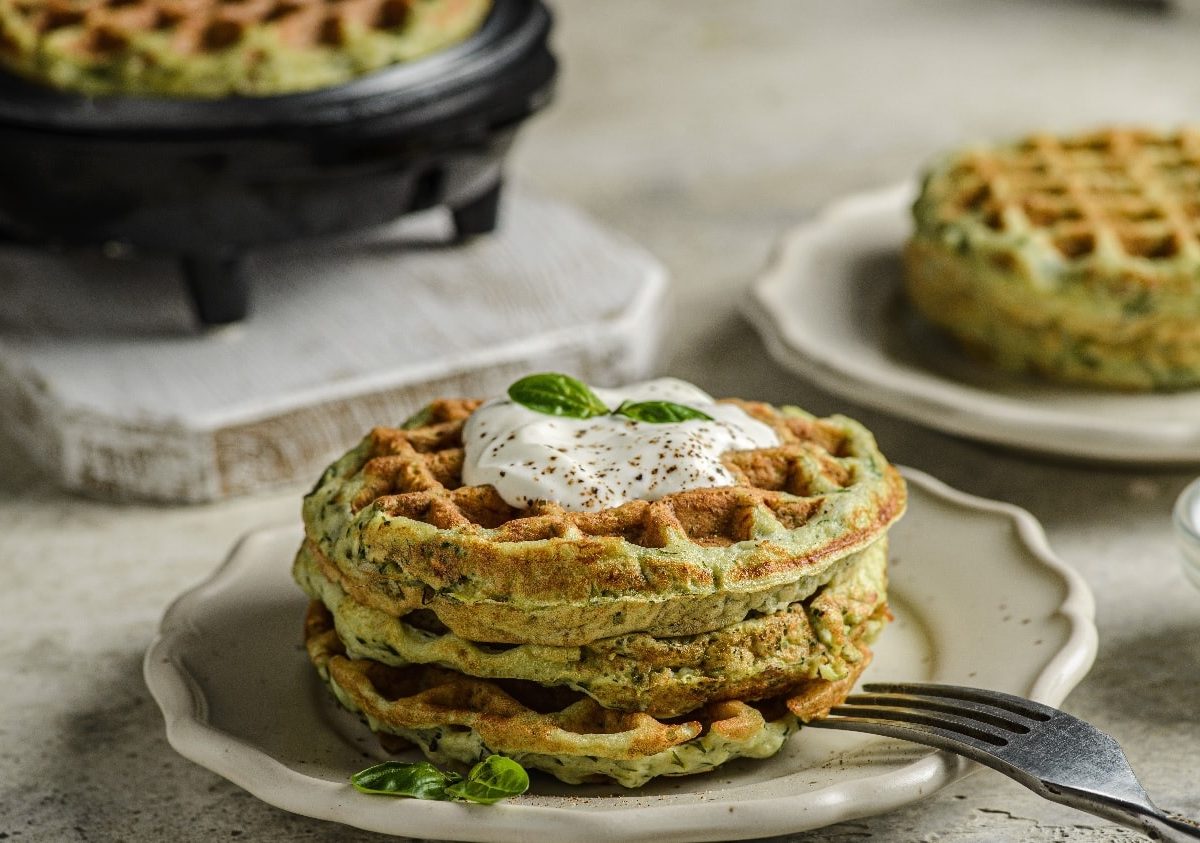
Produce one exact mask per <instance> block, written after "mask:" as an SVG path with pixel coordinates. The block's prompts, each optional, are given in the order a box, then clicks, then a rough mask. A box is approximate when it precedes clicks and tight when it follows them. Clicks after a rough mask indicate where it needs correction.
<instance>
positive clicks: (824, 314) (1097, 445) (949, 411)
mask: <svg viewBox="0 0 1200 843" xmlns="http://www.w3.org/2000/svg"><path fill="white" fill-rule="evenodd" d="M915 195H916V188H915V187H914V186H913V185H912V184H901V185H895V186H892V187H889V188H886V189H883V190H878V191H873V192H869V193H861V194H856V195H853V196H849V197H846V198H844V199H842V200H841V201H839V202H837V203H835V204H833V205H831V206H830V207H829V208H827V209H826V210H824V211H823V212H822V213H820V214H819V215H818V216H817V217H815V218H814V219H812V220H809V221H807V222H805V223H802V224H801V225H798V226H796V227H795V228H793V229H792V230H791V231H790V232H788V233H787V234H785V235H784V236H783V238H782V240H781V242H780V244H779V246H778V247H777V249H776V251H775V255H774V258H773V259H772V260H771V262H770V264H769V265H768V266H767V268H766V269H765V270H764V271H763V272H762V274H761V275H760V276H759V277H758V278H757V280H756V281H755V282H754V283H753V285H752V287H751V290H750V293H751V294H750V295H749V296H747V297H746V300H745V304H744V307H743V312H744V313H745V315H746V317H747V318H748V319H749V320H750V322H751V323H752V324H753V325H754V327H755V328H756V329H757V331H758V333H759V334H760V335H761V336H762V338H763V341H764V343H765V344H766V346H767V350H768V352H769V353H770V354H771V356H772V357H773V358H774V359H775V360H776V361H777V362H778V363H780V364H781V365H782V366H784V367H786V368H788V369H790V370H792V371H793V372H795V373H797V374H799V375H801V376H803V377H805V378H806V379H808V380H810V381H812V382H813V383H815V384H817V385H818V386H820V387H821V388H823V389H825V390H827V391H829V392H831V393H833V394H835V395H840V396H842V397H843V398H846V399H848V400H850V401H854V402H855V403H857V404H860V405H864V406H868V407H872V408H874V409H877V410H882V411H883V412H886V413H889V414H891V415H894V416H899V417H900V418H904V419H908V420H909V421H914V422H917V423H919V424H923V425H925V426H927V427H932V428H934V429H936V430H941V431H943V432H946V433H953V434H956V435H959V436H965V437H968V438H972V439H979V440H983V441H985V442H991V443H994V444H997V445H1004V446H1007V447H1013V448H1018V449H1022V450H1029V451H1036V452H1040V453H1052V454H1057V455H1060V456H1067V457H1073V458H1083V459H1093V460H1103V461H1108V462H1126V463H1196V462H1200V390H1191V391H1187V392H1176V393H1128V392H1111V391H1109V392H1106V391H1101V390H1093V389H1085V388H1078V387H1070V386H1062V385H1057V384H1053V383H1049V382H1043V381H1037V380H1034V379H1033V378H1022V377H1018V376H1014V375H1009V374H1006V373H1002V372H998V371H995V370H993V369H990V368H989V367H987V366H986V365H985V364H983V363H981V362H978V361H976V360H973V359H971V358H970V357H968V356H967V355H965V354H963V353H962V352H961V351H959V349H958V348H957V347H956V346H955V345H953V344H952V343H951V342H950V341H949V340H948V339H947V338H946V337H944V336H943V335H942V334H941V333H939V332H938V331H936V330H935V329H933V328H932V327H931V326H929V325H928V324H926V323H925V322H923V321H922V320H920V319H919V318H917V317H916V315H915V314H914V313H913V312H912V311H911V310H910V309H909V308H908V306H907V303H906V302H905V301H904V296H903V291H902V289H901V287H902V272H903V270H902V266H901V257H900V255H901V249H902V248H903V245H904V241H905V240H906V239H907V237H908V235H909V232H910V230H911V228H912V223H911V221H910V216H909V212H908V208H909V206H910V205H911V204H912V200H913V198H914V197H915Z"/></svg>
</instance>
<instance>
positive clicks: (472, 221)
mask: <svg viewBox="0 0 1200 843" xmlns="http://www.w3.org/2000/svg"><path fill="white" fill-rule="evenodd" d="M503 187H504V180H503V179H499V178H498V179H496V182H495V184H493V185H492V186H491V187H489V188H488V189H487V190H485V191H484V192H483V193H481V194H479V195H478V196H476V197H475V198H474V199H472V200H471V201H470V202H468V203H467V204H466V205H463V206H462V207H460V208H454V209H453V210H452V213H453V216H454V233H455V234H456V235H458V237H459V238H465V237H474V236H475V235H476V234H489V233H491V232H493V231H495V230H496V223H497V221H498V218H499V213H500V191H501V189H502V188H503Z"/></svg>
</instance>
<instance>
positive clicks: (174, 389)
mask: <svg viewBox="0 0 1200 843" xmlns="http://www.w3.org/2000/svg"><path fill="white" fill-rule="evenodd" d="M449 235H450V229H449V225H448V221H447V219H446V218H445V217H444V215H442V213H441V212H430V213H428V214H423V215H420V216H419V217H414V218H413V219H411V220H406V221H403V222H401V223H398V224H396V225H394V226H391V227H389V228H387V229H383V230H379V231H375V232H372V233H370V234H369V235H365V236H362V235H360V236H357V237H347V238H340V239H337V240H332V241H322V242H319V243H315V242H314V243H309V244H304V245H301V246H295V247H289V248H280V249H274V250H270V251H265V252H263V253H260V254H256V255H255V256H253V258H252V264H251V267H250V269H251V273H252V278H253V283H254V288H253V295H254V307H253V312H252V314H251V316H250V318H249V319H247V320H246V321H245V322H244V323H242V324H239V325H234V326H230V327H226V328H222V329H217V330H212V331H208V332H198V331H197V330H196V329H195V328H194V327H193V326H192V324H191V321H190V313H189V311H188V303H187V300H186V298H185V296H184V293H183V288H182V284H181V283H180V282H179V280H178V278H177V277H176V276H175V269H174V267H173V266H172V265H171V264H170V263H168V262H164V261H152V260H128V259H125V260H110V259H106V258H104V257H102V256H97V255H77V254H65V255H61V254H60V255H46V254H42V253H39V252H33V251H28V250H18V249H11V248H10V249H5V250H2V251H0V277H3V278H5V279H6V281H8V282H9V286H10V287H11V293H10V294H9V295H8V296H6V297H5V299H4V300H3V302H2V303H0V423H2V424H4V425H5V427H7V428H8V429H9V431H10V434H11V435H12V436H13V438H14V439H16V440H18V441H20V442H21V443H22V444H23V445H24V446H25V447H26V448H27V449H28V450H29V452H30V454H31V455H32V456H33V457H34V458H35V459H36V460H37V461H38V462H39V463H40V464H41V465H42V466H44V467H45V468H46V469H47V470H48V471H49V472H51V473H52V474H53V475H54V476H56V477H57V478H58V479H59V481H60V482H61V483H62V484H63V485H64V486H65V487H67V488H69V489H73V490H78V491H82V492H86V493H88V494H91V495H96V496H100V497H106V498H116V499H124V498H141V499H148V500H158V501H172V502H181V501H183V502H197V501H206V500H214V499H219V498H224V497H228V496H231V495H239V494H245V493H248V492H252V491H255V490H258V489H262V488H266V487H271V486H277V485H280V484H283V483H287V482H290V481H296V480H304V479H307V478H309V477H315V476H316V475H317V474H318V473H319V471H320V469H321V467H322V466H323V465H324V464H325V463H326V462H327V461H328V460H329V459H330V457H331V456H333V455H334V454H336V453H337V452H338V451H339V450H341V449H344V448H345V447H347V446H348V445H349V444H351V443H352V442H354V441H355V440H356V439H357V438H358V437H359V436H361V435H362V434H363V432H364V431H366V430H367V429H369V428H370V427H371V426H372V425H375V424H385V423H395V422H397V421H399V420H401V419H403V418H404V417H405V416H406V415H408V414H409V413H411V412H412V411H413V410H415V409H416V408H418V407H420V406H421V405H422V404H423V403H425V402H427V401H429V400H431V399H432V398H435V397H437V396H439V395H486V394H489V393H494V392H496V391H498V390H500V389H502V388H503V386H504V385H505V384H507V383H508V382H510V381H511V380H513V379H514V378H515V377H517V376H519V375H521V374H524V373H527V372H528V371H530V370H535V369H547V368H553V369H558V370H566V371H571V372H574V373H576V374H579V375H581V376H583V377H585V378H587V379H588V380H590V381H592V382H595V383H600V384H604V383H612V382H618V381H623V380H629V379H634V378H638V377H642V376H644V375H646V374H647V373H648V372H649V371H650V368H651V366H652V365H653V362H654V355H655V350H656V348H657V342H658V337H659V333H660V322H661V315H662V310H663V305H662V299H663V296H664V292H665V286H666V285H665V276H664V273H663V270H662V269H661V267H660V265H659V264H658V263H657V262H656V261H655V260H654V258H652V257H651V256H650V255H649V254H648V253H647V252H645V251H643V250H642V249H640V248H639V247H637V246H636V245H634V244H633V243H631V242H629V241H628V240H626V239H625V238H623V237H620V236H617V235H613V234H610V233H609V232H607V231H605V230H604V229H601V228H599V227H598V226H596V225H595V224H593V223H592V222H591V221H589V220H588V219H587V218H585V217H584V216H583V215H582V214H580V213H578V212H577V211H575V210H573V209H571V208H568V207H566V206H564V205H561V204H557V203H554V202H551V201H548V200H545V199H540V198H535V197H531V196H527V195H520V194H517V195H515V196H513V197H512V198H511V199H510V200H509V202H508V204H507V206H506V207H505V209H504V218H503V224H502V228H501V229H500V231H499V232H498V233H497V234H495V235H492V236H489V237H484V238H479V239H477V240H475V241H472V242H470V243H468V244H465V245H463V246H461V247H454V248H450V247H448V238H449ZM81 302H87V303H88V306H87V307H81V306H80V303H81Z"/></svg>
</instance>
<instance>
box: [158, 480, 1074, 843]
mask: <svg viewBox="0 0 1200 843" xmlns="http://www.w3.org/2000/svg"><path fill="white" fill-rule="evenodd" d="M904 474H905V477H906V478H907V480H908V482H909V496H910V500H909V511H908V514H907V515H906V516H905V517H904V518H903V519H902V520H901V521H900V522H899V523H898V524H897V525H896V526H895V527H893V528H892V531H891V536H892V558H893V562H892V567H891V571H892V574H891V577H892V586H891V597H892V600H891V603H892V606H893V611H894V612H895V614H896V622H895V623H894V624H892V626H891V627H890V628H889V629H888V630H887V631H885V633H884V635H883V636H882V638H881V639H880V641H879V642H878V645H877V646H876V648H875V650H876V658H875V663H874V664H872V666H871V668H870V669H869V670H868V672H867V677H868V678H869V679H875V680H880V681H887V680H898V679H915V680H920V681H938V682H952V683H955V684H966V685H976V686H981V687H989V688H995V689H998V690H1003V691H1008V692H1010V693H1015V694H1020V695H1023V696H1027V697H1031V698H1032V699H1035V700H1039V701H1041V702H1044V703H1048V704H1050V705H1057V704H1059V703H1060V702H1061V701H1062V700H1063V698H1064V697H1066V695H1067V693H1068V692H1069V691H1070V690H1071V688H1073V687H1074V686H1075V685H1076V684H1077V683H1078V682H1079V680H1080V679H1082V678H1083V676H1084V675H1085V674H1086V673H1087V671H1088V669H1089V668H1090V667H1091V664H1092V660H1093V659H1094V657H1095V653H1096V629H1095V626H1094V625H1093V623H1092V615H1093V602H1092V596H1091V593H1090V592H1089V590H1088V588H1087V586H1086V585H1085V583H1084V582H1083V580H1082V579H1081V578H1080V576H1079V575H1078V574H1077V573H1075V572H1074V571H1073V570H1072V569H1070V568H1069V567H1068V566H1067V565H1066V564H1065V563H1063V562H1062V561H1060V560H1059V559H1058V558H1057V557H1055V556H1054V554H1053V553H1052V552H1051V550H1050V548H1049V546H1048V544H1047V542H1046V538H1045V535H1044V533H1043V531H1042V528H1041V526H1040V525H1039V524H1038V523H1037V521H1035V520H1034V518H1033V517H1032V516H1031V515H1030V514H1029V513H1027V512H1025V511H1024V510H1021V509H1018V508H1017V507H1014V506H1010V505H1008V504H1003V503H998V502H995V501H989V500H985V499H982V498H977V497H972V496H970V495H966V494H964V493H962V492H958V491H955V490H953V489H951V488H949V487H947V486H945V485H944V484H942V483H941V482H939V481H937V480H934V479H933V478H931V477H929V476H928V475H926V474H923V473H921V472H919V471H915V470H912V469H905V470H904ZM300 537H301V530H300V527H299V526H298V525H295V526H284V527H274V528H269V529H264V530H260V531H257V532H254V533H251V534H249V535H248V536H246V537H245V538H243V539H242V540H241V541H240V542H239V543H238V544H237V545H236V546H235V548H234V549H233V551H232V553H231V555H230V556H229V558H228V560H227V561H226V562H225V563H224V564H223V565H222V566H221V567H220V568H218V569H217V570H216V572H214V573H213V574H212V575H211V576H210V577H209V578H208V579H207V580H206V581H204V582H203V583H201V584H200V585H198V586H196V587H194V588H192V589H190V590H188V591H187V592H185V593H184V594H183V595H182V596H181V597H179V598H178V599H177V600H176V601H175V602H174V603H173V604H172V605H171V606H170V608H169V609H168V610H167V612H166V614H165V615H164V617H163V620H162V624H161V627H160V631H159V635H158V637H157V639H156V640H155V641H154V643H153V644H152V645H151V647H150V649H149V650H148V651H147V653H146V658H145V663H144V672H145V678H146V684H147V685H148V686H149V688H150V691H151V693H152V694H153V696H154V699H155V700H156V701H157V702H158V705H159V706H160V708H161V709H162V711H163V716H164V718H165V720H166V727H167V738H168V740H169V742H170V743H171V746H173V747H174V748H175V749H176V750H177V751H178V752H179V753H181V754H182V755H184V756H185V757H187V758H189V759H191V760H192V761H195V762H196V763H197V764H199V765H201V766H203V767H206V768H208V769H209V770H212V771H213V772H215V773H217V774H219V775H221V776H224V777H225V778H227V779H229V780H230V781H231V782H233V783H235V784H237V785H239V786H241V787H243V788H245V789H246V790H248V791H249V792H250V793H252V794H254V795H255V796H257V797H258V798H260V799H262V800H263V801H265V802H268V803H270V804H272V805H275V806H277V807H279V808H283V809H284V810H287V811H292V812H295V813H298V814H304V815H307V816H310V817H317V818H320V819H325V820H333V821H335V822H340V823H345V824H347V825H351V826H356V827H359V828H363V829H368V830H371V831H380V832H385V833H391V834H397V835H406V836H412V837H433V838H438V839H443V838H450V839H455V840H473V841H520V843H528V841H529V840H530V839H531V837H530V835H533V834H544V835H547V839H558V840H564V839H570V840H575V841H611V840H617V839H620V840H626V841H658V843H662V842H663V841H683V840H697V841H699V840H731V839H745V838H751V837H763V836H769V835H778V834H787V833H791V832H798V831H804V830H808V829H813V828H820V827H823V826H826V825H830V824H832V823H836V822H840V821H843V820H849V819H854V818H857V817H863V816H869V815H872V814H877V813H883V812H885V811H889V810H892V809H894V808H897V807H900V806H902V805H905V804H908V803H911V802H913V801H916V800H918V799H921V798H923V797H925V796H928V795H929V794H931V793H933V792H934V791H936V790H937V789H939V788H941V787H943V786H945V785H947V784H949V783H950V782H952V781H954V780H955V779H957V778H959V777H960V776H962V775H964V774H965V773H966V772H968V771H969V770H970V769H972V765H971V764H970V763H969V762H966V761H965V760H963V759H961V758H958V757H957V756H954V755H951V754H947V753H943V752H936V751H933V750H930V749H927V748H925V747H918V746H914V745H911V744H905V743H902V742H895V741H886V740H881V739H879V738H875V737H872V736H869V735H855V734H852V733H847V732H833V731H829V730H809V731H807V732H806V731H804V730H801V733H800V734H799V735H797V736H796V737H793V738H792V739H791V740H790V741H789V743H788V744H787V746H785V748H784V749H783V750H782V751H781V752H780V753H779V755H777V756H775V757H774V758H770V759H766V760H763V761H751V760H740V761H736V762H733V763H731V764H729V765H726V766H725V767H722V768H720V769H718V770H716V771H714V772H712V773H708V774H704V775H699V776H691V777H687V778H681V779H659V780H656V781H655V782H652V783H651V784H650V785H648V786H647V787H646V788H644V789H642V790H640V791H624V790H622V789H620V788H616V787H609V788H605V787H577V788H572V787H570V786H567V785H563V784H561V783H558V782H555V781H554V780H552V779H549V778H548V777H543V776H541V775H535V776H534V786H533V788H531V791H530V793H528V794H526V795H524V796H522V797H519V798H517V799H513V800H510V801H508V802H505V803H501V804H499V805H495V806H488V807H485V806H478V805H462V804H456V803H446V802H426V801H420V800H409V799H387V798H381V797H375V796H367V795H365V794H361V793H358V792H357V791H355V790H354V789H353V788H352V787H351V786H350V785H349V783H348V782H347V778H348V776H349V775H350V774H351V773H352V772H354V771H355V770H357V769H360V768H362V767H365V766H367V765H369V764H370V763H374V759H376V758H381V757H383V756H382V753H381V751H380V750H379V749H378V748H377V743H376V742H375V741H374V738H373V736H371V735H370V733H369V732H367V730H366V728H365V727H364V726H362V725H361V724H359V723H358V722H357V721H356V720H354V719H353V718H352V717H350V716H349V715H346V714H345V713H344V712H342V711H341V710H340V709H338V708H337V706H336V704H334V703H333V702H332V701H331V700H330V698H329V695H328V694H327V693H326V692H325V691H324V688H323V686H321V685H320V683H319V681H318V680H317V679H316V677H315V674H314V672H313V671H312V669H311V667H310V666H309V664H308V660H307V658H306V656H305V655H304V651H303V647H302V646H301V626H302V616H303V613H304V607H305V604H306V599H305V597H304V596H303V594H301V592H300V591H299V589H298V588H296V586H295V585H294V584H293V583H292V581H291V577H290V561H291V556H292V553H293V552H294V549H295V548H296V546H297V545H298V543H299V541H300Z"/></svg>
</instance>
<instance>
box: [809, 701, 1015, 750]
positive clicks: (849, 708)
mask: <svg viewBox="0 0 1200 843" xmlns="http://www.w3.org/2000/svg"><path fill="white" fill-rule="evenodd" d="M829 713H830V715H836V716H839V717H846V718H857V719H860V720H863V721H864V722H870V721H892V722H895V721H900V722H902V723H906V724H912V725H914V726H923V727H926V728H929V729H935V730H941V731H944V732H946V733H947V734H950V735H954V736H957V737H960V738H961V739H962V740H971V741H975V742H977V743H979V744H981V745H982V746H981V748H985V747H986V748H990V749H992V750H995V749H998V748H1000V747H1004V746H1007V745H1008V743H1009V740H1010V739H1011V738H1013V737H1015V735H1014V733H1013V731H1012V730H1011V729H1009V728H1007V727H1006V726H997V725H995V724H992V723H988V722H986V721H984V720H980V719H977V718H975V717H971V716H969V715H966V716H964V715H962V714H959V713H958V712H955V711H953V710H951V711H945V710H942V711H932V710H928V709H920V708H909V707H906V706H905V705H904V703H903V702H902V703H901V704H900V705H899V706H895V705H886V704H885V705H875V704H873V703H872V701H871V699H870V698H869V697H868V698H866V699H862V698H855V697H848V698H847V699H846V702H845V703H843V704H842V705H839V706H835V707H834V708H833V709H831V710H830V712H829Z"/></svg>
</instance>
